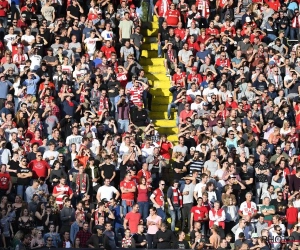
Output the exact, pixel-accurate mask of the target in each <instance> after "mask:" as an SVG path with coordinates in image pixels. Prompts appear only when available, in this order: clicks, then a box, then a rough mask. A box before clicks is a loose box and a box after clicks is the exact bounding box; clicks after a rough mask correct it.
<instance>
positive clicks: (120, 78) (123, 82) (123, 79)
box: [117, 72, 128, 88]
mask: <svg viewBox="0 0 300 250" xmlns="http://www.w3.org/2000/svg"><path fill="white" fill-rule="evenodd" d="M117 80H118V81H119V82H120V85H121V86H122V87H123V88H125V87H126V84H127V83H128V78H127V74H125V73H124V72H122V73H118V74H117Z"/></svg>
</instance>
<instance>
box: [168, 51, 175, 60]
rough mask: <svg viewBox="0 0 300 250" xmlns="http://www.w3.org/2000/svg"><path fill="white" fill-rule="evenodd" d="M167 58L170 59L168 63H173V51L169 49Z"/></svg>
mask: <svg viewBox="0 0 300 250" xmlns="http://www.w3.org/2000/svg"><path fill="white" fill-rule="evenodd" d="M168 56H169V58H170V61H171V62H172V63H174V53H173V49H169V50H168Z"/></svg>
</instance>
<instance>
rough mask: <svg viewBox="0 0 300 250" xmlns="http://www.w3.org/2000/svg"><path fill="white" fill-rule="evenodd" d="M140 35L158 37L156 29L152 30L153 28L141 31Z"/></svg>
mask: <svg viewBox="0 0 300 250" xmlns="http://www.w3.org/2000/svg"><path fill="white" fill-rule="evenodd" d="M141 33H142V35H143V36H153V37H155V36H157V35H158V28H157V29H153V28H151V29H143V30H142V32H141Z"/></svg>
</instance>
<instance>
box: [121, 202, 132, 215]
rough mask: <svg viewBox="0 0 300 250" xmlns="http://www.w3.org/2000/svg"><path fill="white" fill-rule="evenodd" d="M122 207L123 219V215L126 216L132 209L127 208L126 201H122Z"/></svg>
mask: <svg viewBox="0 0 300 250" xmlns="http://www.w3.org/2000/svg"><path fill="white" fill-rule="evenodd" d="M132 204H133V201H132ZM122 207H123V215H124V217H125V215H126V214H127V213H129V212H131V211H132V207H131V206H128V205H127V204H126V200H122Z"/></svg>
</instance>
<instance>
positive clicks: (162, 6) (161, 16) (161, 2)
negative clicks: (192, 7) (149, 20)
mask: <svg viewBox="0 0 300 250" xmlns="http://www.w3.org/2000/svg"><path fill="white" fill-rule="evenodd" d="M170 4H171V1H170V0H158V1H157V2H156V4H155V6H154V13H155V15H156V16H157V17H158V24H159V27H162V23H163V22H164V21H165V17H166V12H167V11H168V9H169V6H170Z"/></svg>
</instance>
